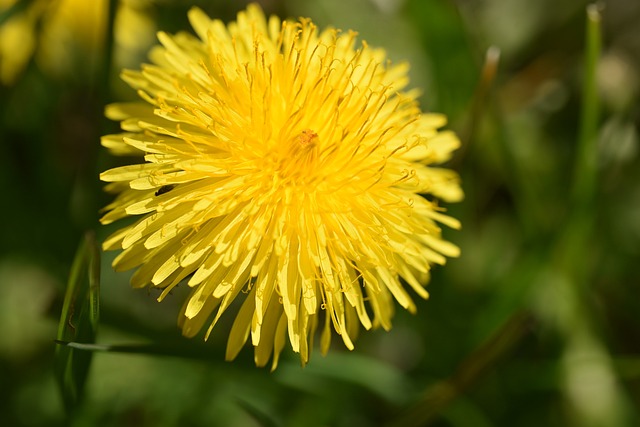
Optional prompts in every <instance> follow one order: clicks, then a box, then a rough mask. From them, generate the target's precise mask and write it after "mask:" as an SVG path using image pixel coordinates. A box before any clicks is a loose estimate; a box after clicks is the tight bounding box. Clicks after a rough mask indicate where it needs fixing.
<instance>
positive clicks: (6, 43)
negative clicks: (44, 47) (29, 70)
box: [0, 0, 45, 85]
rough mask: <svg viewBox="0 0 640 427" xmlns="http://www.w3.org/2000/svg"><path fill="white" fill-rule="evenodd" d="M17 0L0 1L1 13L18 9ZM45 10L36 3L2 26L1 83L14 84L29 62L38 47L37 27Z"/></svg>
mask: <svg viewBox="0 0 640 427" xmlns="http://www.w3.org/2000/svg"><path fill="white" fill-rule="evenodd" d="M16 2H17V0H0V13H3V14H4V13H9V11H10V8H13V7H17V6H16ZM44 10H45V7H44V3H43V2H42V1H35V2H33V4H31V5H30V7H28V8H27V9H26V10H19V9H18V10H16V11H15V12H13V13H12V16H10V18H9V19H7V20H6V21H5V22H3V23H2V24H1V25H0V83H1V84H3V85H10V84H12V83H13V82H14V81H15V80H16V78H17V77H18V75H19V74H20V73H21V72H22V70H23V69H24V67H25V66H26V65H27V63H28V62H29V59H30V58H31V56H32V55H33V52H34V50H35V47H36V31H35V26H36V22H37V21H38V19H39V17H40V15H41V14H42V12H43V11H44Z"/></svg>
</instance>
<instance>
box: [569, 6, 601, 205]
mask: <svg viewBox="0 0 640 427" xmlns="http://www.w3.org/2000/svg"><path fill="white" fill-rule="evenodd" d="M600 12H601V6H600V5H599V4H597V3H596V4H591V5H589V6H588V7H587V34H586V43H587V45H586V52H585V59H584V61H585V62H584V77H583V78H584V81H583V89H582V96H583V98H582V106H581V112H580V130H579V136H578V153H577V161H576V164H575V168H574V176H573V188H572V195H571V196H572V202H573V204H574V207H575V208H576V209H578V210H582V211H584V210H587V209H589V207H590V206H591V205H592V203H593V202H594V196H595V190H596V182H597V171H596V167H597V163H596V160H597V144H596V143H597V137H598V125H599V123H598V122H599V116H600V101H599V99H598V87H597V82H596V77H597V76H596V74H597V69H598V60H599V58H600V55H601V52H602V31H601V28H600V21H601V17H600Z"/></svg>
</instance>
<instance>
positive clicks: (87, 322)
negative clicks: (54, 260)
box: [54, 233, 100, 413]
mask: <svg viewBox="0 0 640 427" xmlns="http://www.w3.org/2000/svg"><path fill="white" fill-rule="evenodd" d="M99 255H100V254H99V249H98V245H97V243H96V240H95V237H94V235H93V233H87V234H86V235H85V237H84V239H83V240H82V242H81V243H80V246H79V248H78V251H77V252H76V256H75V258H74V261H73V264H72V266H71V272H70V274H69V282H68V284H67V290H66V293H65V296H64V302H63V306H62V312H61V314H60V323H59V325H58V334H57V340H56V342H63V341H72V340H79V341H82V342H88V343H91V342H94V341H95V337H96V333H97V327H98V323H99V315H100V311H99V303H100V300H99V293H100V256H99ZM91 358H92V353H90V352H77V351H76V350H75V349H73V348H72V347H69V346H61V345H58V346H56V352H55V359H54V363H55V372H56V377H57V380H58V384H59V387H60V391H61V393H62V399H63V402H64V406H65V409H66V410H67V412H68V413H71V412H72V411H73V410H74V409H75V408H76V407H77V406H78V405H79V404H80V402H81V401H82V398H83V394H84V386H85V383H86V379H87V374H88V372H89V367H90V365H91Z"/></svg>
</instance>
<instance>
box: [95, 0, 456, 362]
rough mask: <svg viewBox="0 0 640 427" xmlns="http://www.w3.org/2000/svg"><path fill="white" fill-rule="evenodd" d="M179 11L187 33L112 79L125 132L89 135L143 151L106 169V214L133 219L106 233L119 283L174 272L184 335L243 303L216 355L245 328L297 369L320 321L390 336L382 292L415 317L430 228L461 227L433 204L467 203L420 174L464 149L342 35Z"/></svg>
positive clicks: (433, 240) (436, 174) (399, 70)
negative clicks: (126, 277) (123, 96)
mask: <svg viewBox="0 0 640 427" xmlns="http://www.w3.org/2000/svg"><path fill="white" fill-rule="evenodd" d="M189 19H190V21H191V24H192V25H193V27H194V29H195V32H196V33H197V37H194V36H192V35H191V34H188V33H178V34H176V35H168V34H165V33H159V36H158V37H159V40H160V42H161V43H162V46H158V47H156V48H155V49H153V50H152V52H151V54H150V57H151V60H152V62H153V65H143V67H142V70H141V71H125V72H124V73H123V78H124V80H125V81H126V82H128V83H129V84H130V85H131V86H132V87H133V88H135V89H136V90H137V91H138V93H139V94H140V96H141V97H142V99H143V100H144V102H139V103H126V104H124V103H123V104H114V105H110V106H108V107H107V110H106V114H107V116H108V117H110V118H111V119H114V120H121V121H122V128H123V130H124V131H125V132H124V133H121V134H117V135H108V136H105V137H103V139H102V144H103V145H104V146H105V147H107V148H108V149H110V150H111V151H112V152H113V153H114V154H117V155H144V159H145V162H144V163H141V164H135V165H130V166H123V167H118V168H115V169H111V170H108V171H106V172H104V173H102V174H101V179H102V180H104V181H106V182H109V184H108V185H107V189H108V190H109V191H111V192H113V193H117V194H118V195H117V197H116V199H115V201H114V202H112V203H111V204H109V205H108V206H107V207H106V208H105V211H106V212H107V213H106V214H105V215H104V216H103V218H102V220H101V221H102V222H103V223H104V224H108V223H111V222H113V221H115V220H118V219H121V218H124V217H128V216H134V215H141V216H142V217H141V218H140V219H139V220H138V221H137V222H135V223H133V224H131V225H129V226H126V227H124V228H122V229H121V230H119V231H117V232H116V233H114V234H113V235H112V236H110V237H109V238H107V239H106V241H105V242H104V248H105V249H107V250H110V249H124V250H123V251H122V252H121V253H120V254H119V255H118V256H117V257H116V259H115V261H114V263H113V265H114V268H115V269H116V270H127V269H132V268H136V267H137V270H136V272H135V273H134V275H133V277H132V279H131V281H132V285H133V286H134V287H146V286H154V287H157V288H162V289H164V291H163V292H162V294H161V295H160V297H159V298H158V299H159V300H162V299H163V298H164V297H165V296H166V295H167V294H168V292H169V291H170V290H171V289H172V288H174V287H175V286H176V285H178V284H179V283H180V282H182V281H183V280H184V281H187V283H188V286H189V287H191V288H192V291H191V294H190V296H189V297H188V299H187V300H186V302H185V304H184V306H183V309H182V313H181V316H180V319H179V325H180V326H181V327H182V331H183V334H184V335H186V336H194V335H195V334H197V333H198V332H199V331H200V330H201V329H202V326H203V325H204V324H205V323H206V322H207V321H210V320H211V318H213V319H212V321H211V325H210V327H209V330H208V332H207V334H206V336H207V337H208V336H209V333H210V332H211V329H212V328H213V326H214V325H215V324H216V322H217V321H218V320H219V318H220V316H221V315H222V314H223V313H224V312H225V311H226V310H227V308H229V306H230V305H231V303H232V302H233V301H234V300H240V303H241V306H240V308H239V311H238V313H237V315H236V317H235V322H234V324H233V326H232V328H231V331H230V335H229V341H228V346H227V359H233V358H234V357H235V356H236V355H237V353H238V352H239V351H240V349H241V348H242V346H243V345H244V343H245V342H246V341H247V339H248V338H249V336H250V337H251V342H252V344H253V346H254V347H255V361H256V364H257V365H259V366H264V365H265V364H266V363H267V362H268V361H269V359H270V358H271V355H272V354H273V362H272V366H273V368H275V367H276V365H277V363H278V357H279V354H280V352H281V350H282V349H283V347H284V345H285V343H286V341H287V336H288V341H289V343H290V344H291V347H292V348H293V350H294V351H296V352H299V353H300V358H301V361H302V363H303V364H304V363H306V362H307V361H308V359H309V355H310V351H311V347H312V343H313V341H314V332H315V331H316V329H317V327H318V326H319V325H320V326H322V333H321V338H320V343H321V349H322V351H323V352H326V351H327V350H328V348H329V345H330V339H331V335H332V329H334V330H335V331H336V332H337V333H338V335H340V336H341V338H342V340H343V341H344V344H345V345H346V346H347V348H349V349H352V348H353V343H352V340H353V338H355V336H356V334H357V332H358V329H359V326H360V324H361V325H362V326H364V327H365V328H366V329H370V328H372V327H377V326H382V327H383V328H384V329H387V330H388V329H390V328H391V318H392V315H393V311H394V301H393V300H394V299H395V300H396V301H397V302H398V303H399V304H400V305H401V306H402V307H404V308H406V309H408V310H410V311H414V310H415V305H414V303H413V301H412V299H411V297H410V296H409V294H408V292H407V290H406V289H405V288H406V287H409V288H411V289H413V291H414V292H415V293H417V294H418V295H419V296H421V297H423V298H426V297H427V295H428V294H427V292H426V290H425V289H424V284H425V283H426V282H427V281H428V278H429V270H430V265H431V264H433V263H437V264H444V263H445V256H457V255H458V253H459V250H458V248H457V247H456V246H455V245H453V244H451V243H449V242H446V241H444V240H442V239H441V230H440V228H439V226H438V225H437V222H439V223H443V224H446V225H448V226H450V227H454V228H458V227H459V223H458V221H457V220H455V219H453V218H451V217H449V216H446V215H445V214H443V213H442V209H441V208H439V207H438V206H437V203H436V202H435V201H434V197H437V198H440V199H442V200H445V201H451V202H453V201H458V200H460V199H461V198H462V191H461V189H460V186H459V179H458V176H457V174H456V173H455V172H453V171H451V170H448V169H444V168H437V167H433V166H432V164H437V163H442V162H444V161H446V160H447V159H449V158H450V156H451V152H452V151H453V150H455V149H456V148H457V147H458V145H459V142H458V139H457V138H456V137H455V135H454V134H453V133H451V132H438V128H439V127H441V126H443V125H444V123H445V118H444V117H443V116H441V115H437V114H423V113H422V112H421V111H420V108H419V106H418V104H417V101H416V96H417V93H416V92H415V91H404V89H405V87H406V86H407V84H408V78H407V68H408V67H407V66H406V65H405V64H400V65H393V64H391V63H389V62H388V61H387V60H386V56H385V52H384V51H383V50H381V49H373V48H371V47H369V46H367V44H366V43H364V42H363V43H362V44H361V45H360V44H358V43H357V42H356V34H355V33H354V32H345V33H342V32H339V31H336V30H334V29H327V30H324V31H322V32H319V31H318V30H317V28H316V27H315V25H314V24H313V23H312V22H311V21H310V20H308V19H300V20H299V21H298V22H287V21H285V22H281V21H280V20H279V19H278V18H276V17H273V16H272V17H271V18H269V19H268V20H267V19H266V18H265V16H264V14H263V12H262V10H261V9H260V8H259V7H258V6H256V5H250V6H249V7H248V8H247V10H246V11H243V12H240V13H239V14H238V17H237V21H236V22H232V23H230V24H229V25H227V26H225V25H224V24H223V23H222V22H220V21H218V20H211V19H209V18H208V17H207V16H206V15H205V14H204V13H203V12H202V11H201V10H199V9H195V8H194V9H192V10H191V11H190V12H189ZM420 194H423V195H426V197H423V196H421V195H420ZM214 313H215V314H214Z"/></svg>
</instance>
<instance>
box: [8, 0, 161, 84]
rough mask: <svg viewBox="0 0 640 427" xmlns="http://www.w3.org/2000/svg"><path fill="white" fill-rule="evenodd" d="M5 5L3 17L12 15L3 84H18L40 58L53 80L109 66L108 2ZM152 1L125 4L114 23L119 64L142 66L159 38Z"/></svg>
mask: <svg viewBox="0 0 640 427" xmlns="http://www.w3.org/2000/svg"><path fill="white" fill-rule="evenodd" d="M16 1H17V0H0V13H8V11H9V10H10V8H12V7H16V10H15V11H14V12H12V13H10V15H9V17H8V19H7V20H6V21H5V22H4V23H2V24H1V25H0V83H1V84H3V85H7V86H8V85H11V84H13V83H14V82H15V81H16V80H17V78H18V77H19V76H20V74H21V73H22V71H23V70H24V69H25V67H26V65H27V64H28V62H29V60H30V59H31V58H32V57H34V56H35V59H36V61H37V64H38V66H39V67H40V69H41V70H42V71H44V72H45V73H46V74H47V75H49V76H55V77H67V76H76V77H78V76H83V77H84V78H86V76H87V75H91V74H93V73H95V71H96V69H97V67H99V66H101V65H104V64H101V63H100V61H102V60H103V54H104V49H105V37H106V34H107V23H108V11H109V10H108V5H109V4H108V0H56V1H51V0H33V1H32V2H30V3H29V4H27V5H26V6H20V7H17V6H16ZM148 12H149V0H120V1H119V2H118V7H117V11H116V16H115V23H114V46H113V54H114V61H115V63H116V64H118V65H120V64H123V63H124V64H128V63H134V61H136V62H139V50H140V48H141V46H148V45H149V44H150V38H152V37H153V34H154V32H155V24H154V23H153V20H152V19H151V18H150V17H149V14H148Z"/></svg>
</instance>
